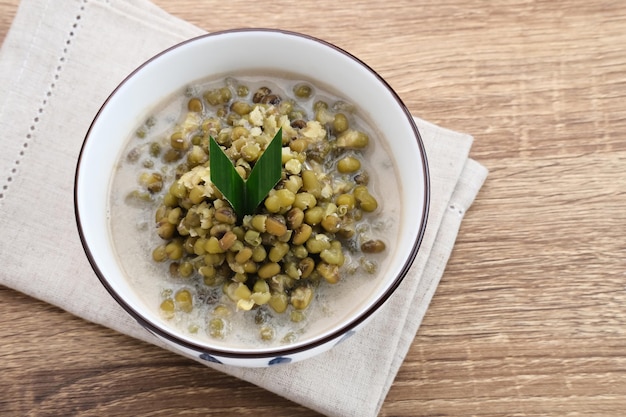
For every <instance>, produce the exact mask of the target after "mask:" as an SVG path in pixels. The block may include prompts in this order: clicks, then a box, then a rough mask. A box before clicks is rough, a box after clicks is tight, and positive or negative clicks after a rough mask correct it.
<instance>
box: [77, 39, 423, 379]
mask: <svg viewBox="0 0 626 417" xmlns="http://www.w3.org/2000/svg"><path fill="white" fill-rule="evenodd" d="M251 70H252V71H254V70H263V71H266V72H267V71H270V72H277V73H281V72H285V71H286V72H289V73H291V74H294V75H296V76H297V77H301V78H302V79H306V80H310V81H312V82H313V83H320V85H324V86H327V87H330V89H332V90H335V91H336V92H337V93H338V95H340V96H343V97H345V98H346V99H347V100H348V101H350V102H352V103H354V104H356V105H357V106H358V107H359V109H360V111H361V112H362V114H363V115H365V116H366V117H367V118H368V119H369V121H370V123H371V125H373V126H374V127H375V128H376V129H377V130H378V132H380V134H381V135H380V137H381V138H383V140H384V142H385V143H384V144H383V143H379V144H377V145H376V146H384V147H386V148H387V150H388V152H389V153H390V155H391V157H392V159H393V161H394V165H395V167H394V169H395V173H396V175H395V176H392V177H386V178H385V179H383V184H382V185H381V186H382V187H384V186H385V184H384V181H398V182H399V187H398V188H399V192H400V199H399V200H400V204H397V203H398V202H383V206H384V207H392V206H394V203H395V205H396V206H397V207H396V208H395V209H394V212H393V217H394V219H395V220H394V221H397V222H398V224H399V227H398V229H397V230H398V231H397V236H386V239H387V240H388V241H390V242H391V244H390V245H389V252H390V253H388V255H387V256H388V257H390V259H389V262H388V266H386V267H385V268H382V269H381V270H379V272H378V274H377V276H376V278H375V283H374V284H372V287H371V290H370V291H369V292H367V293H366V294H362V296H361V297H360V298H358V299H354V298H347V299H344V300H340V301H341V303H342V304H341V305H344V306H345V308H343V309H342V310H341V311H339V312H337V314H334V315H333V316H332V317H329V318H326V319H325V320H324V324H323V325H321V324H320V325H312V326H311V329H310V331H308V332H306V333H305V334H303V335H302V336H301V337H300V338H299V339H298V340H297V341H296V342H294V343H292V344H284V345H280V346H270V347H268V346H265V345H263V344H262V343H259V344H258V345H257V346H248V347H245V346H244V347H242V346H228V345H227V344H226V345H225V344H223V343H217V342H216V343H212V342H206V341H201V340H198V339H196V338H194V337H193V336H190V335H187V334H183V333H181V332H180V331H178V330H176V329H175V328H173V327H172V326H171V325H169V323H168V322H167V321H164V320H163V319H162V318H161V317H160V316H159V314H158V312H157V311H155V310H156V309H155V308H153V307H150V306H147V305H146V303H145V301H144V300H143V299H142V298H141V297H139V296H138V295H137V293H136V292H135V291H134V290H133V288H132V286H131V285H130V284H129V280H128V277H127V275H126V273H125V271H124V269H123V268H122V267H121V266H120V264H119V263H118V261H117V257H116V249H115V247H114V245H113V244H112V240H111V237H110V229H109V213H108V206H109V202H108V201H109V188H110V182H111V178H112V175H113V173H114V169H115V166H116V163H117V161H118V159H119V158H120V152H121V150H122V149H123V148H124V146H125V143H126V141H127V140H128V138H129V135H130V133H131V132H133V131H135V129H136V128H137V126H138V124H139V123H140V121H142V120H145V118H146V116H147V115H148V114H149V112H150V110H151V109H153V108H154V107H155V106H157V105H159V103H161V102H162V101H163V100H165V99H167V98H168V97H170V96H171V95H172V94H174V93H175V92H178V91H181V90H182V89H183V88H184V87H185V86H187V85H189V84H190V83H193V82H194V81H196V80H203V79H206V78H208V77H211V76H212V75H221V74H232V73H237V72H241V71H247V72H251ZM428 204H429V177H428V167H427V161H426V155H425V152H424V147H423V143H422V140H421V138H420V135H419V132H418V129H417V127H416V125H415V123H414V121H413V118H412V117H411V115H410V113H409V112H408V110H407V109H406V107H405V106H404V104H403V103H402V101H401V99H400V98H399V97H398V95H397V94H396V93H395V92H394V91H393V90H392V89H391V87H390V86H389V85H388V84H387V83H386V82H385V81H384V80H383V79H382V78H381V77H380V76H379V75H377V74H376V72H374V71H373V70H372V69H371V68H370V67H368V66H367V65H366V64H364V63H363V62H362V61H360V60H359V59H357V58H356V57H354V56H352V55H351V54H349V53H347V52H346V51H344V50H342V49H340V48H338V47H336V46H333V45H331V44H329V43H327V42H324V41H322V40H319V39H315V38H312V37H310V36H306V35H302V34H297V33H292V32H286V31H281V30H271V29H242V30H232V31H225V32H219V33H212V34H208V35H205V36H200V37H198V38H194V39H191V40H188V41H186V42H183V43H181V44H179V45H176V46H174V47H172V48H170V49H168V50H166V51H163V52H162V53H160V54H158V55H156V56H155V57H153V58H152V59H150V60H149V61H147V62H146V63H144V64H143V65H141V66H140V67H139V68H138V69H137V70H135V71H134V72H133V73H131V74H130V75H129V76H128V77H127V78H126V79H125V80H124V81H123V82H122V83H121V84H120V85H119V86H118V87H117V88H116V89H115V91H113V93H112V94H111V95H110V96H109V98H108V99H107V100H106V102H105V103H104V104H103V106H102V107H101V109H100V111H99V112H98V114H97V115H96V117H95V119H94V121H93V123H92V125H91V127H90V129H89V131H88V132H87V135H86V138H85V141H84V144H83V147H82V149H81V152H80V157H79V161H78V165H77V169H76V180H75V211H76V218H77V224H78V230H79V233H80V237H81V240H82V244H83V247H84V249H85V252H86V254H87V257H88V258H89V261H90V263H91V265H92V267H93V269H94V271H95V272H96V274H97V275H98V277H99V279H100V280H101V282H102V284H103V285H104V286H105V287H106V289H107V290H108V291H109V293H110V294H111V295H112V296H113V298H114V299H115V300H116V301H117V302H118V303H119V304H120V305H121V306H122V307H123V308H124V309H125V310H126V311H127V312H128V313H129V314H130V315H131V316H132V317H134V318H135V319H136V320H137V321H138V322H139V323H140V324H141V325H142V326H144V327H145V328H146V329H148V330H149V331H151V332H152V333H154V334H155V335H157V336H158V337H159V338H161V339H162V340H164V341H165V342H167V343H168V344H170V345H171V346H172V347H174V348H176V349H178V350H180V351H181V352H184V353H187V354H191V355H194V356H197V357H199V358H201V359H204V360H207V361H211V362H216V363H222V364H227V365H237V366H246V367H263V366H269V365H275V364H279V363H289V362H295V361H299V360H302V359H305V358H309V357H311V356H313V355H316V354H319V353H321V352H324V351H326V350H328V349H330V348H332V347H333V346H335V345H336V344H337V343H339V342H340V341H342V340H343V339H345V338H347V337H348V336H350V335H352V334H353V333H354V332H355V331H356V330H357V329H358V328H360V327H361V326H363V325H365V323H366V322H367V319H369V318H370V317H371V316H372V314H373V313H375V312H376V311H377V310H378V309H379V308H380V307H381V306H382V305H383V304H384V303H385V302H386V300H388V299H389V297H390V296H391V295H392V294H393V292H394V291H395V290H396V289H397V288H398V285H399V284H400V282H401V281H402V279H403V278H404V276H405V275H406V273H407V271H408V269H409V267H410V265H411V263H412V261H413V260H414V258H415V256H416V254H417V251H418V248H419V246H420V242H421V240H422V237H423V234H424V230H425V227H426V219H427V214H428Z"/></svg>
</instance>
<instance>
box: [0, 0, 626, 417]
mask: <svg viewBox="0 0 626 417" xmlns="http://www.w3.org/2000/svg"><path fill="white" fill-rule="evenodd" d="M18 3H19V2H18V0H0V39H3V38H4V36H5V35H6V33H7V31H8V30H9V26H10V23H11V20H12V18H13V16H14V14H15V11H16V9H17V7H18ZM155 3H156V4H157V5H159V6H161V7H162V8H163V9H165V10H166V11H168V12H170V13H172V14H174V15H176V16H179V17H181V18H183V19H185V20H188V21H190V22H192V23H194V24H197V25H198V26H201V27H203V28H205V29H207V30H219V29H227V28H232V27H260V26H267V27H281V28H284V29H291V30H296V31H300V32H305V33H308V34H310V35H314V36H317V37H321V38H323V39H326V40H328V41H330V42H333V43H335V44H336V45H338V46H340V47H343V48H345V49H347V50H349V51H350V52H352V53H354V54H355V55H357V56H359V57H360V58H362V59H363V60H364V61H366V62H367V63H368V64H370V65H371V66H372V67H373V68H374V69H376V70H377V71H379V73H380V74H381V75H382V76H383V77H384V78H385V79H387V81H388V82H389V83H390V84H391V85H392V86H393V87H394V88H395V89H396V91H397V92H398V94H399V95H400V96H401V97H402V98H403V99H404V100H405V103H406V104H407V106H408V107H409V109H410V110H411V112H412V113H413V114H415V115H417V116H419V117H421V118H424V119H427V120H430V121H432V122H435V123H438V124H440V125H442V126H445V127H448V128H451V129H455V130H459V131H464V132H468V133H470V134H472V135H474V137H475V142H474V146H473V149H472V154H471V155H472V157H473V158H475V159H477V160H478V161H480V162H481V163H483V164H484V165H486V166H487V167H488V168H489V169H490V176H489V178H488V180H487V183H486V184H485V186H484V188H483V189H482V191H481V192H480V194H479V196H478V199H477V201H476V203H475V204H474V205H473V206H472V208H471V210H470V211H469V212H468V213H467V215H466V218H465V221H464V223H463V226H462V229H461V232H460V234H459V238H458V242H457V244H456V247H455V250H454V252H453V255H452V257H451V259H450V262H449V265H448V268H447V270H446V272H445V275H444V277H443V279H442V282H441V284H440V286H439V288H438V290H437V293H436V295H435V297H434V299H433V302H432V304H431V307H430V309H429V310H428V313H427V315H426V317H425V319H424V322H423V324H422V327H421V328H420V331H419V333H418V335H417V337H416V338H415V341H414V342H413V345H412V347H411V350H410V351H409V354H408V357H407V359H406V361H405V363H404V364H403V366H402V367H401V369H400V372H399V374H398V376H397V378H396V380H395V382H394V385H393V386H392V388H391V391H390V393H389V396H388V397H387V399H386V401H385V403H384V406H383V409H382V411H381V416H434V415H437V416H464V415H479V416H504V415H508V416H569V415H571V416H574V415H576V416H588V415H598V416H600V415H602V416H622V415H623V414H624V410H626V256H625V255H626V237H624V233H625V231H626V209H625V207H626V4H625V3H623V2H621V1H599V0H585V1H582V0H571V1H564V0H563V1H547V0H546V1H539V0H537V1H532V0H504V1H500V2H497V4H498V6H497V7H496V5H495V4H496V3H494V2H486V1H478V0H475V1H468V0H462V1H461V0H445V1H441V0H438V1H430V0H425V1H419V2H417V1H413V0H398V1H395V2H388V1H376V0H346V1H341V2H337V1H330V0H318V1H316V2H304V1H299V2H292V1H287V0H281V1H273V2H266V1H257V2H249V1H239V0H233V1H227V2H226V1H207V2H202V1H199V0H195V1H191V0H188V1H181V0H156V1H155ZM0 340H1V342H0V369H1V370H2V378H0V414H1V415H15V416H21V415H30V416H46V415H55V416H57V415H79V416H104V415H133V416H139V415H141V416H148V415H149V416H165V415H168V416H171V415H185V416H191V415H198V416H199V415H213V416H231V415H243V416H246V415H250V416H252V415H274V416H277V417H278V416H315V415H317V414H316V413H314V412H312V411H310V410H307V409H306V408H303V407H301V406H299V405H297V404H293V403H291V402H289V401H287V400H285V399H282V398H280V397H279V396H277V395H274V394H271V393H268V392H266V391H264V390H263V389H261V388H258V387H255V386H252V385H250V384H247V383H245V382H242V381H239V380H237V379H235V378H232V377H228V376H225V375H223V374H221V373H219V372H216V371H212V370H208V369H205V368H204V367H202V366H201V365H199V364H196V363H194V362H191V361H188V360H185V359H182V358H180V357H178V356H176V355H174V354H171V353H168V352H164V351H162V350H160V349H157V348H155V347H153V346H150V345H147V344H144V343H141V342H138V341H135V340H132V339H130V338H128V337H126V336H122V335H119V334H116V333H114V332H112V331H110V330H108V329H105V328H102V327H99V326H96V325H93V324H89V323H86V322H84V321H82V320H80V319H77V318H75V317H73V316H71V315H70V314H68V313H65V312H63V311H61V310H58V309H56V308H54V307H51V306H48V305H46V304H44V303H41V302H38V301H36V300H33V299H31V298H29V297H26V296H23V295H21V294H19V293H16V292H15V291H12V290H10V289H7V288H2V287H0Z"/></svg>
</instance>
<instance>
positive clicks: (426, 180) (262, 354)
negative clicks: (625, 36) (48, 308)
mask: <svg viewBox="0 0 626 417" xmlns="http://www.w3.org/2000/svg"><path fill="white" fill-rule="evenodd" d="M255 32H264V33H275V34H282V35H287V36H294V37H300V38H304V39H305V40H309V41H313V42H316V43H319V44H321V45H322V46H326V47H328V48H331V49H334V50H335V51H337V52H339V53H341V54H343V55H344V56H346V57H347V58H349V59H351V60H353V61H355V63H357V64H358V65H360V66H362V67H363V68H364V69H365V70H367V71H369V72H370V73H371V75H373V76H374V77H375V78H376V79H377V81H378V82H380V83H381V84H382V85H383V87H385V88H386V89H387V90H388V92H389V93H390V94H391V96H392V97H393V99H394V100H395V101H397V103H398V104H399V106H400V108H401V109H402V111H403V112H404V115H405V116H406V118H407V121H408V122H409V124H410V126H411V129H412V130H413V133H414V138H415V140H416V142H417V143H416V144H417V147H418V149H419V152H420V157H421V163H422V178H423V189H424V196H423V207H422V208H421V213H422V215H421V219H420V223H419V225H420V226H419V230H418V233H417V237H416V239H415V242H414V243H413V247H412V249H411V251H410V253H409V256H408V257H407V259H406V261H405V263H404V265H403V266H402V268H401V269H400V272H399V273H398V275H397V276H396V277H395V278H394V279H393V282H392V283H391V285H389V287H388V288H387V289H386V291H385V292H384V293H383V294H381V295H380V296H379V297H378V298H377V299H376V301H375V302H374V303H373V304H372V305H371V306H370V308H368V309H367V310H365V311H363V312H362V313H361V314H360V315H357V316H356V317H354V318H352V319H351V320H349V321H347V322H346V323H345V324H343V325H341V326H338V327H337V328H336V329H335V330H334V331H332V332H329V334H327V335H326V336H324V337H321V338H316V339H314V340H312V341H310V342H306V343H303V344H300V345H297V346H293V347H289V346H276V347H271V348H263V349H260V350H259V351H234V350H229V349H228V348H221V347H213V346H205V345H203V344H201V343H192V342H189V341H186V340H183V339H181V338H179V337H177V336H176V335H175V334H171V333H169V332H167V331H164V330H162V329H161V328H160V327H159V326H157V325H155V324H153V323H152V322H151V321H150V320H148V319H146V318H145V317H144V316H143V315H142V314H141V313H140V312H138V311H135V309H133V308H132V307H131V306H129V305H128V303H127V302H126V301H125V300H124V297H123V296H122V295H120V294H118V292H117V291H116V290H115V288H113V286H112V285H111V284H110V283H109V282H108V280H107V278H106V277H105V276H104V274H103V273H102V271H101V269H100V267H99V266H98V265H97V263H96V261H95V259H94V256H93V254H92V253H91V249H90V247H89V245H88V243H87V238H86V236H85V232H84V230H83V224H82V222H81V214H80V210H79V203H78V200H79V192H78V182H79V176H80V168H81V162H82V160H83V156H84V150H85V147H86V145H87V142H88V140H89V138H90V136H91V131H92V128H93V127H94V125H95V124H96V122H97V120H98V119H99V117H100V115H101V113H102V112H103V110H104V109H105V108H106V106H107V105H108V103H109V101H110V100H111V99H112V97H113V96H115V95H116V93H117V92H118V90H120V89H121V88H122V87H123V86H124V85H125V84H126V83H127V82H129V80H130V79H131V78H133V77H134V76H135V74H137V73H138V72H139V71H141V70H142V68H144V67H146V66H147V65H149V64H150V63H151V62H152V61H154V60H157V59H158V58H159V57H161V56H162V55H165V54H168V53H169V52H171V51H173V50H176V49H178V48H180V47H182V46H184V45H186V44H188V43H192V42H196V41H198V40H201V39H203V38H207V37H217V36H224V35H229V34H233V33H255ZM429 208H430V172H429V167H428V158H427V155H426V150H425V146H424V143H423V140H422V137H421V135H420V132H419V129H418V127H417V125H416V123H415V120H414V118H413V116H412V115H411V113H410V111H409V110H408V108H407V107H406V105H405V104H404V102H403V101H402V99H401V98H400V97H399V95H398V94H397V93H396V92H395V90H394V89H393V88H392V87H391V86H390V85H389V83H388V82H387V81H385V80H384V79H383V78H382V77H381V76H380V75H379V74H378V73H377V72H376V71H375V70H374V69H373V68H372V67H370V66H369V65H368V64H366V63H365V62H364V61H362V60H361V59H359V58H357V57H356V56H355V55H353V54H351V53H350V52H348V51H346V50H345V49H343V48H341V47H338V46H336V45H334V44H332V43H330V42H328V41H325V40H323V39H320V38H317V37H314V36H311V35H308V34H304V33H300V32H295V31H291V30H285V29H277V28H264V27H262V28H234V29H226V30H220V31H214V32H210V33H205V34H202V35H199V36H195V37H192V38H189V39H186V40H183V41H181V42H179V43H176V44H174V45H172V46H170V47H168V48H166V49H164V50H162V51H160V52H158V53H157V54H155V55H153V56H152V57H150V58H149V59H147V60H145V61H144V62H143V63H141V64H140V65H139V66H138V67H136V68H135V69H134V70H133V71H132V72H130V73H129V74H128V75H126V76H125V77H124V78H123V79H122V81H120V82H119V83H118V85H117V86H116V87H115V88H114V89H113V91H112V92H111V93H110V94H109V95H108V96H107V98H106V99H105V101H104V102H103V103H102V105H101V106H100V107H99V109H98V111H97V113H96V115H95V116H94V118H93V120H92V121H91V123H90V125H89V128H88V130H87V132H86V134H85V137H84V139H83V142H82V144H81V148H80V152H79V155H78V159H77V163H76V169H75V174H74V215H75V220H76V224H77V228H78V234H79V237H80V241H81V246H82V247H83V250H84V252H85V254H86V256H87V259H88V261H89V263H90V265H91V268H92V269H93V271H94V272H95V274H96V275H97V277H98V279H99V281H100V282H101V284H102V285H103V286H104V288H105V289H106V290H107V292H108V293H109V294H110V295H111V296H112V297H113V299H114V300H115V301H116V302H117V303H118V304H119V305H120V306H121V307H122V308H123V309H124V310H125V311H126V312H127V313H128V314H129V315H130V316H131V317H132V318H133V319H134V320H135V321H137V322H138V323H139V324H140V325H141V326H142V327H143V328H145V329H147V330H148V331H150V332H151V333H153V334H156V335H157V336H159V337H161V338H164V339H166V340H167V341H169V342H171V343H173V344H175V345H179V346H182V347H184V348H187V349H191V350H193V351H197V352H202V353H207V354H210V355H216V356H222V357H227V358H234V359H236V358H239V359H259V358H270V357H276V356H285V355H293V354H297V353H302V352H304V351H309V350H312V349H315V348H317V347H320V346H323V345H325V344H327V343H328V342H330V341H332V340H335V339H338V338H339V337H341V336H342V335H344V334H346V333H347V332H349V331H350V330H352V329H354V328H356V327H357V326H359V325H360V324H362V323H363V322H365V321H366V320H367V319H369V318H370V317H371V316H372V315H373V314H374V313H375V312H377V311H378V310H379V309H380V308H381V307H382V305H383V304H385V302H386V301H387V300H388V299H389V298H390V297H391V296H392V294H393V293H394V292H395V291H396V289H397V288H398V286H399V285H400V284H401V282H402V281H403V280H404V278H405V277H406V275H407V273H408V271H409V269H410V268H411V265H412V264H413V262H414V260H415V257H416V256H417V253H418V251H419V248H420V246H421V244H422V241H423V238H424V234H425V230H426V225H427V220H428V215H429Z"/></svg>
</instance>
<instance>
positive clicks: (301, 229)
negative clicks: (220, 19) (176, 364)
mask: <svg viewBox="0 0 626 417" xmlns="http://www.w3.org/2000/svg"><path fill="white" fill-rule="evenodd" d="M272 155H273V156H272ZM220 158H221V159H220ZM272 158H273V159H272ZM272 161H273V162H272ZM271 172H273V174H270V173H271ZM429 186H430V184H429V178H428V166H427V160H426V155H425V152H424V147H423V143H422V140H421V137H420V135H419V131H418V129H417V127H416V125H415V122H414V120H413V118H412V117H411V115H410V113H409V112H408V110H407V109H406V107H405V106H404V104H403V103H402V101H401V99H400V98H399V97H398V95H397V94H396V93H395V92H394V91H393V90H392V88H391V87H390V86H389V85H388V84H387V83H386V82H385V81H384V80H383V79H382V78H381V77H380V76H379V75H377V74H376V72H375V71H373V70H372V69H371V68H369V67H368V66H367V65H366V64H364V63H363V62H362V61H360V60H359V59H357V58H356V57H354V56H352V55H351V54H349V53H348V52H346V51H344V50H342V49H340V48H338V47H336V46H333V45H331V44H329V43H327V42H324V41H322V40H319V39H316V38H312V37H310V36H306V35H303V34H298V33H293V32H286V31H280V30H272V29H241V30H231V31H225V32H217V33H212V34H208V35H204V36H200V37H198V38H194V39H191V40H189V41H186V42H183V43H181V44H178V45H176V46H174V47H172V48H169V49H167V50H166V51H163V52H162V53H160V54H158V55H156V56H155V57H153V58H152V59H150V60H148V61H147V62H146V63H144V64H143V65H141V66H140V67H139V68H138V69H137V70H135V71H134V72H133V73H131V74H130V75H129V76H128V77H127V78H126V79H125V80H124V81H123V82H122V83H121V84H120V85H119V86H118V87H117V88H116V89H115V91H113V93H112V94H111V95H110V96H109V98H108V99H107V100H106V101H105V103H104V104H103V105H102V107H101V109H100V110H99V112H98V114H97V115H96V117H95V119H94V121H93V123H92V125H91V126H90V129H89V131H88V132H87V135H86V138H85V141H84V144H83V147H82V149H81V153H80V157H79V161H78V165H77V169H76V181H75V209H76V218H77V224H78V229H79V233H80V237H81V241H82V244H83V247H84V249H85V253H86V254H87V257H88V258H89V261H90V263H91V265H92V267H93V269H94V271H95V272H96V274H97V276H98V278H99V279H100V281H101V282H102V284H103V285H104V286H105V288H106V289H107V290H108V291H109V293H110V294H111V295H112V296H113V298H114V299H115V300H116V301H117V302H118V303H119V304H120V305H121V306H122V307H123V308H124V309H125V310H126V311H127V312H128V313H129V314H130V315H131V316H132V317H134V318H135V319H136V320H137V321H138V322H139V324H141V325H142V326H143V327H145V328H146V329H148V330H149V331H151V332H152V333H153V334H155V335H156V336H157V337H159V338H160V339H162V340H163V341H165V342H166V343H168V344H169V345H171V346H172V347H173V348H175V349H178V350H180V351H181V352H183V353H186V354H188V355H193V356H197V357H199V358H201V359H204V360H207V361H211V362H216V363H222V364H227V365H237V366H247V367H262V366H270V365H275V364H280V363H282V364H284V363H290V362H295V361H299V360H302V359H306V358H309V357H312V356H314V355H316V354H319V353H321V352H324V351H326V350H328V349H330V348H332V347H333V346H335V345H337V344H338V343H339V342H341V341H343V340H344V339H346V338H347V337H349V336H350V335H352V334H353V333H354V332H355V331H357V330H358V329H359V328H360V327H361V326H364V325H366V323H367V321H368V319H369V318H370V317H371V316H372V315H373V314H374V313H376V312H377V311H378V310H379V309H380V308H381V307H382V306H383V305H384V303H385V302H386V301H387V300H388V299H389V298H390V297H391V296H392V295H393V293H394V291H396V289H397V288H398V286H399V285H400V283H401V281H402V280H403V278H404V277H405V275H406V273H407V271H408V269H409V267H410V265H411V263H412V262H413V259H414V258H415V256H416V254H417V251H418V250H419V246H420V243H421V240H422V237H423V234H424V230H425V227H426V220H427V214H428V202H429Z"/></svg>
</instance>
